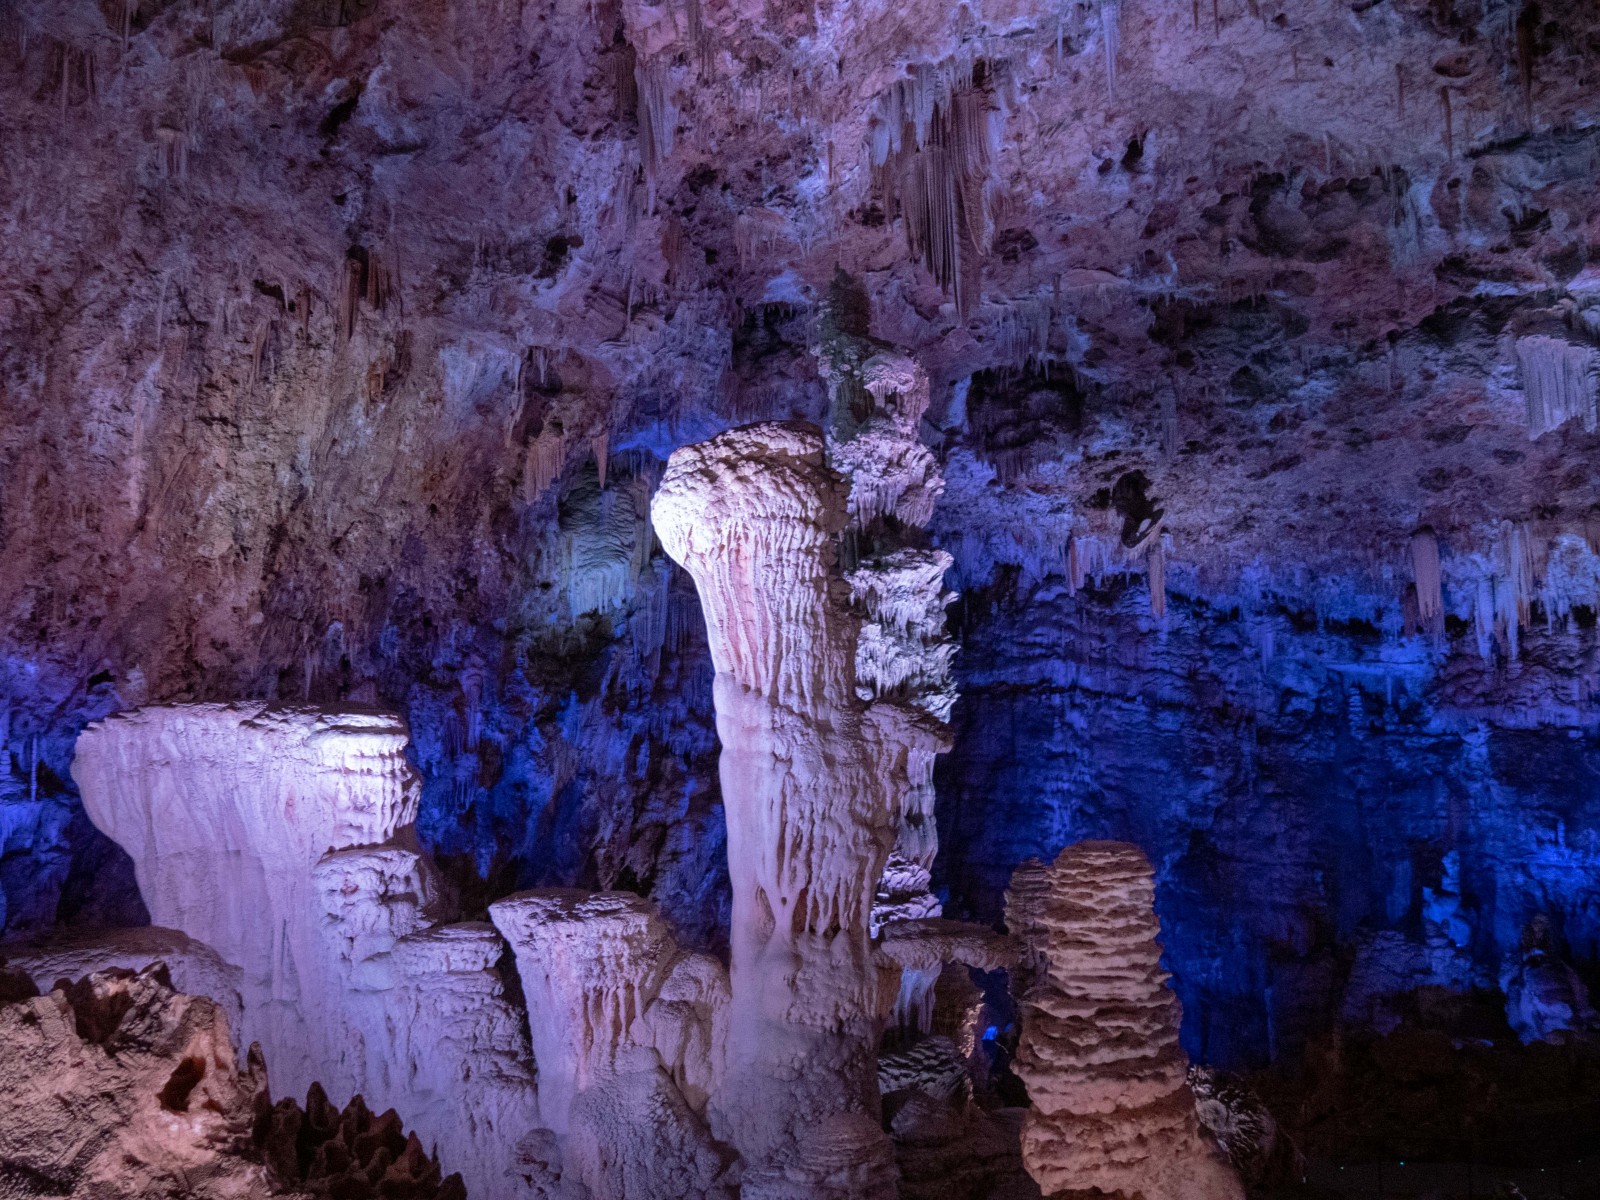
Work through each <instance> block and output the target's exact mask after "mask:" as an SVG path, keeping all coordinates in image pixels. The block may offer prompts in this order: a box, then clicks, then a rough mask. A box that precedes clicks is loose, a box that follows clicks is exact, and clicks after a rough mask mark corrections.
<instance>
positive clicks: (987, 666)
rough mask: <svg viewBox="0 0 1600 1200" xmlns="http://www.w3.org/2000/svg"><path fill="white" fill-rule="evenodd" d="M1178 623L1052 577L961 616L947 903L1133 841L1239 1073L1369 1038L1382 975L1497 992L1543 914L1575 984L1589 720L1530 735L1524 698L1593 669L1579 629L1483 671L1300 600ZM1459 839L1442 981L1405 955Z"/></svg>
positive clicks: (1412, 950)
mask: <svg viewBox="0 0 1600 1200" xmlns="http://www.w3.org/2000/svg"><path fill="white" fill-rule="evenodd" d="M978 599H979V598H978V597H969V598H968V604H969V605H975V604H976V603H977V601H978ZM1168 614H1169V616H1168V619H1167V621H1166V622H1165V623H1164V624H1162V623H1158V622H1157V621H1155V620H1154V619H1153V618H1152V617H1151V616H1150V613H1149V605H1148V593H1147V591H1146V589H1144V588H1142V587H1138V586H1134V585H1132V584H1131V583H1129V582H1128V581H1126V580H1118V581H1114V582H1113V583H1111V584H1109V585H1108V586H1105V587H1103V588H1100V589H1095V590H1093V591H1090V592H1080V593H1079V594H1078V595H1076V596H1073V595H1070V594H1068V591H1067V589H1066V587H1065V585H1064V584H1063V583H1062V581H1061V580H1059V579H1052V580H1046V581H1045V582H1043V583H1040V584H1038V585H1037V586H1035V587H1032V588H1028V589H1025V590H1023V591H1022V592H1021V593H1020V594H1017V593H1010V594H1006V595H1005V598H1004V599H1003V600H1001V601H999V602H997V603H994V604H992V606H991V607H988V608H987V609H986V610H984V612H983V613H982V615H981V616H978V617H976V619H975V620H974V623H973V624H969V625H968V626H967V627H966V631H965V633H964V643H965V645H964V653H963V656H962V659H961V664H962V665H961V670H960V674H961V677H962V678H961V682H962V693H963V702H962V705H961V706H960V708H959V709H958V713H959V716H958V718H957V720H958V725H959V727H960V728H959V732H958V735H957V738H956V749H955V751H954V753H953V754H952V756H951V758H950V759H949V760H948V761H947V762H946V763H944V764H942V765H941V772H940V779H939V782H940V789H941V790H940V807H939V821H940V825H941V828H942V829H944V830H945V831H947V837H948V839H949V840H948V841H947V843H946V845H947V849H946V852H945V858H944V860H943V863H942V868H943V876H942V881H943V883H944V885H945V886H946V887H948V888H949V890H950V893H951V898H952V907H954V908H956V909H957V910H958V911H960V912H962V913H964V914H971V915H972V916H974V917H977V918H980V919H986V920H988V919H995V918H996V917H998V916H999V903H1000V900H999V898H1000V896H1001V893H1002V890H1003V888H1004V886H1005V882H1006V880H1007V879H1009V877H1010V874H1011V871H1012V869H1013V868H1014V867H1015V866H1016V864H1017V863H1019V862H1021V861H1022V860H1023V859H1025V858H1028V857H1048V856H1049V855H1051V854H1052V853H1054V851H1055V849H1056V848H1058V847H1060V846H1063V845H1069V844H1071V843H1072V842H1074V841H1078V840H1081V839H1084V838H1119V839H1126V840H1129V841H1132V842H1135V843H1136V844H1138V845H1140V846H1142V847H1145V848H1146V849H1147V851H1148V852H1149V853H1150V855H1151V856H1152V858H1153V860H1154V861H1155V862H1156V864H1157V866H1158V879H1159V890H1158V904H1159V907H1160V911H1161V913H1162V925H1163V933H1164V940H1165V945H1166V956H1167V957H1166V961H1167V963H1168V966H1169V968H1170V969H1171V970H1172V972H1173V974H1174V977H1175V986H1176V987H1177V989H1178V991H1179V994H1180V995H1181V997H1182V999H1183V1001H1184V1041H1185V1046H1186V1048H1187V1049H1188V1050H1189V1052H1190V1054H1192V1055H1194V1056H1195V1057H1196V1058H1199V1059H1201V1060H1204V1061H1210V1062H1215V1063H1218V1064H1221V1065H1225V1066H1229V1067H1234V1068H1246V1067H1259V1066H1263V1065H1265V1064H1266V1063H1267V1062H1268V1061H1270V1060H1273V1059H1276V1058H1279V1057H1280V1056H1285V1057H1288V1058H1289V1059H1291V1060H1292V1059H1293V1058H1294V1057H1295V1056H1296V1055H1298V1054H1299V1052H1300V1051H1301V1050H1302V1049H1303V1048H1304V1046H1305V1043H1306V1041H1307V1039H1308V1038H1310V1037H1312V1036H1314V1035H1319V1034H1323V1033H1326V1032H1327V1031H1328V1030H1329V1029H1331V1028H1332V1026H1333V1024H1334V1023H1335V1021H1337V1020H1339V1019H1350V1020H1352V1021H1353V1023H1354V1024H1355V1025H1358V1026H1370V1025H1371V1024H1372V1023H1373V1022H1372V1021H1371V1020H1370V1018H1371V1016H1372V1008H1371V1002H1372V1000H1374V999H1375V997H1374V996H1373V995H1372V992H1373V991H1374V989H1376V990H1378V991H1382V990H1383V989H1385V988H1387V989H1389V990H1391V991H1393V992H1399V991H1402V990H1407V989H1410V988H1415V987H1417V986H1422V985H1426V984H1429V983H1433V984H1437V985H1440V986H1447V985H1454V986H1457V987H1460V988H1462V989H1464V990H1465V989H1469V988H1471V987H1473V986H1481V987H1485V988H1488V987H1493V986H1494V985H1495V982H1496V981H1497V980H1498V978H1499V973H1500V969H1501V967H1502V964H1503V963H1506V962H1514V961H1516V959H1517V957H1518V955H1519V954H1520V950H1521V937H1522V933H1523V929H1524V927H1525V926H1526V925H1527V923H1528V922H1529V921H1530V920H1531V919H1532V918H1533V917H1534V916H1535V915H1536V914H1541V913H1542V914H1544V915H1545V916H1547V917H1548V918H1550V920H1551V921H1552V924H1553V926H1554V929H1555V930H1556V932H1557V934H1558V937H1559V939H1560V943H1561V948H1562V949H1563V950H1565V951H1566V952H1567V953H1568V954H1570V955H1571V956H1572V957H1573V958H1574V959H1576V960H1577V961H1579V962H1580V963H1583V964H1586V966H1587V969H1588V971H1589V972H1590V973H1591V974H1592V973H1593V971H1594V969H1595V965H1596V959H1597V952H1600V897H1597V895H1596V890H1595V886H1594V878H1595V874H1594V872H1595V865H1596V860H1597V856H1600V842H1597V841H1596V833H1595V829H1596V823H1597V820H1600V810H1597V808H1596V804H1597V802H1600V800H1597V795H1600V794H1597V791H1596V786H1595V785H1596V777H1597V771H1600V759H1597V744H1596V727H1595V720H1594V718H1595V712H1594V709H1593V706H1592V703H1590V702H1588V700H1587V697H1586V698H1585V703H1583V704H1582V705H1580V706H1579V707H1578V709H1577V710H1576V712H1575V713H1574V719H1573V720H1572V721H1571V722H1570V723H1568V724H1564V725H1562V724H1548V725H1542V726H1539V727H1537V728H1526V727H1524V726H1523V723H1522V721H1520V720H1519V719H1518V718H1519V717H1520V716H1521V715H1522V712H1523V709H1522V706H1521V704H1520V703H1519V697H1518V696H1517V694H1516V685H1517V683H1518V682H1522V683H1524V684H1528V683H1532V682H1533V679H1532V678H1530V677H1542V679H1541V680H1540V685H1539V686H1540V687H1541V689H1542V687H1549V686H1552V677H1556V678H1566V677H1569V676H1570V675H1572V674H1584V673H1586V672H1587V671H1588V670H1590V669H1592V666H1591V665H1592V664H1593V663H1594V656H1595V647H1596V639H1595V633H1594V628H1593V623H1592V620H1591V621H1589V622H1587V627H1586V628H1578V627H1574V628H1573V629H1572V630H1570V631H1564V632H1555V633H1550V634H1543V635H1538V636H1535V637H1533V638H1531V639H1530V644H1529V645H1528V646H1527V647H1525V650H1524V655H1525V657H1524V659H1523V660H1522V661H1521V662H1519V663H1518V664H1515V665H1512V666H1509V667H1504V666H1502V667H1496V666H1494V665H1484V664H1482V663H1479V662H1476V661H1472V662H1470V663H1468V664H1463V663H1460V662H1453V661H1452V660H1451V659H1450V658H1448V657H1447V656H1448V655H1449V653H1450V651H1449V648H1448V647H1445V648H1441V649H1440V650H1438V651H1437V652H1434V651H1431V650H1430V649H1428V648H1426V647H1422V646H1418V645H1416V644H1414V643H1413V644H1412V645H1410V646H1405V645H1399V644H1395V643H1392V642H1387V641H1386V640H1385V639H1384V638H1382V637H1381V635H1379V634H1378V633H1377V631H1376V630H1374V629H1372V628H1371V627H1370V626H1369V627H1367V628H1364V629H1363V628H1360V627H1357V628H1354V629H1352V627H1351V625H1350V624H1349V623H1348V622H1346V623H1340V622H1337V621H1330V622H1325V623H1323V624H1321V625H1318V624H1317V623H1316V619H1315V615H1314V614H1311V613H1301V612H1284V611H1282V610H1275V609H1273V608H1271V607H1268V608H1267V609H1266V610H1264V611H1263V610H1257V611H1254V612H1250V611H1240V610H1239V609H1228V610H1219V609H1218V608H1216V607H1214V606H1213V605H1210V604H1207V603H1204V602H1200V601H1194V600H1189V599H1177V598H1175V599H1174V602H1173V604H1172V605H1171V607H1169V609H1168ZM1308 625H1309V626H1311V627H1310V628H1307V626H1308ZM1296 626H1299V628H1300V632H1296V631H1295V627H1296ZM1456 650H1457V653H1458V654H1459V652H1460V648H1459V647H1457V648H1456ZM1485 693H1487V695H1485ZM1496 700H1498V702H1499V703H1500V704H1501V705H1503V708H1501V709H1499V710H1498V711H1497V710H1496V709H1494V708H1493V707H1491V705H1492V703H1493V702H1494V701H1496ZM1450 854H1454V855H1455V856H1456V858H1457V861H1458V863H1459V884H1458V885H1457V889H1456V891H1455V893H1454V894H1455V895H1458V896H1459V897H1460V900H1461V913H1462V916H1463V917H1464V918H1465V920H1466V922H1467V924H1468V926H1469V927H1470V935H1469V936H1468V937H1467V938H1466V940H1465V945H1464V946H1462V947H1461V950H1462V954H1461V955H1460V962H1458V963H1452V964H1451V966H1452V970H1453V971H1454V974H1451V973H1450V972H1444V973H1440V972H1438V971H1430V970H1429V969H1425V968H1419V967H1418V965H1417V964H1418V963H1419V962H1420V961H1421V960H1422V959H1423V958H1424V954H1423V951H1422V950H1421V949H1420V946H1421V944H1422V943H1423V941H1424V939H1425V929H1424V909H1425V907H1426V906H1427V904H1428V899H1429V898H1428V895H1427V891H1426V890H1427V889H1431V890H1432V891H1433V892H1435V893H1438V892H1441V891H1443V890H1445V888H1446V885H1445V880H1444V871H1445V856H1446V855H1450ZM1382 932H1390V933H1393V934H1398V935H1400V937H1401V938H1402V939H1404V941H1399V940H1389V939H1381V938H1380V939H1377V940H1376V941H1375V940H1374V935H1377V934H1380V933H1382ZM1358 966H1359V969H1358Z"/></svg>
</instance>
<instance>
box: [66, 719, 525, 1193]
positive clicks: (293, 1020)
mask: <svg viewBox="0 0 1600 1200" xmlns="http://www.w3.org/2000/svg"><path fill="white" fill-rule="evenodd" d="M406 740H407V733H406V729H405V726H404V724H403V723H402V722H401V721H399V720H398V719H397V718H395V717H393V716H386V715H380V714H375V713H363V712H342V713H330V712H321V711H317V710H313V709H263V708H262V707H260V706H259V705H243V704H241V705H222V704H196V705H180V706H175V707H170V708H146V709H136V710H134V711H132V712H127V713H121V714H118V715H117V716H114V717H110V718H108V719H106V720H104V721H99V722H96V723H95V724H94V725H91V726H90V727H89V728H88V729H87V730H85V731H84V733H83V735H82V736H81V737H80V738H79V740H78V748H77V754H76V757H75V758H74V760H73V764H72V774H73V778H74V779H75V780H76V781H77V783H78V787H79V789H80V791H81V792H82V794H83V803H84V808H85V809H86V810H87V812H88V814H89V818H90V819H91V820H92V821H93V822H94V823H95V825H96V826H98V827H99V828H100V829H101V830H102V831H103V832H105V833H106V834H108V835H109V836H110V837H111V838H112V839H113V840H114V841H116V842H117V843H118V844H119V845H120V846H121V847H122V848H123V849H124V850H126V851H127V852H128V854H129V856H130V857H131V858H132V859H133V863H134V870H135V873H136V875H137V878H138V881H139V892H140V895H141V896H142V897H143V898H144V902H145V906H146V907H147V908H148V909H149V910H150V916H151V918H152V919H153V920H154V922H155V923H156V924H157V925H159V926H166V927H169V928H171V929H176V930H180V931H182V932H183V933H184V934H186V935H188V937H189V938H192V939H195V940H196V941H199V942H202V943H204V944H205V945H207V946H209V947H210V948H211V949H212V950H214V951H216V953H217V954H218V955H219V956H220V957H221V958H222V960H223V961H224V962H225V963H226V964H227V966H228V968H229V970H230V972H236V975H235V976H234V977H235V978H236V979H237V986H238V993H239V999H240V1001H241V1003H242V1026H243V1028H242V1030H241V1034H240V1040H241V1043H243V1044H248V1043H250V1042H260V1043H261V1046H262V1049H263V1050H264V1051H265V1053H266V1060H267V1069H268V1071H269V1079H270V1081H271V1084H272V1088H273V1091H274V1092H275V1093H276V1094H278V1095H280V1096H283V1095H290V1096H297V1097H298V1096H303V1095H304V1094H305V1092H306V1089H307V1088H309V1087H310V1085H311V1084H312V1083H313V1082H316V1083H320V1084H321V1085H322V1086H323V1087H324V1088H325V1090H326V1091H327V1092H328V1094H329V1095H330V1096H332V1097H333V1098H334V1100H335V1101H336V1102H337V1103H339V1104H343V1103H345V1102H347V1101H348V1100H350V1098H351V1097H352V1096H354V1095H356V1094H358V1093H359V1094H361V1095H362V1096H364V1097H365V1099H366V1100H367V1101H368V1102H369V1103H370V1104H371V1105H372V1106H373V1108H374V1109H376V1110H378V1111H382V1110H383V1109H385V1108H388V1107H394V1108H395V1109H396V1110H397V1111H398V1112H399V1113H400V1115H401V1117H402V1118H403V1119H404V1120H405V1122H406V1124H407V1125H410V1126H412V1127H413V1128H414V1129H415V1130H416V1131H417V1133H418V1134H419V1135H420V1136H421V1137H422V1139H423V1140H424V1142H425V1143H426V1144H427V1145H428V1146H429V1147H430V1148H432V1147H437V1149H438V1151H439V1154H440V1156H441V1158H442V1159H443V1160H444V1163H445V1169H446V1170H452V1171H459V1172H460V1173H461V1174H462V1176H463V1177H464V1178H465V1179H466V1181H467V1185H468V1188H469V1190H470V1191H471V1192H472V1193H473V1194H474V1195H506V1196H510V1195H513V1194H515V1191H514V1189H513V1188H512V1187H511V1185H509V1184H508V1183H507V1181H506V1180H507V1172H508V1171H509V1170H511V1169H512V1168H513V1166H514V1165H515V1161H516V1156H515V1148H516V1143H517V1141H518V1140H519V1139H520V1138H521V1137H522V1136H523V1135H524V1134H525V1133H526V1132H527V1130H528V1129H530V1128H531V1127H532V1126H533V1120H534V1102H533V1090H532V1079H531V1073H530V1072H529V1070H528V1064H527V1056H526V1048H525V1042H524V1039H523V1034H522V1032H521V1028H520V1024H521V1023H520V1021H519V1020H518V1018H517V1015H516V1013H515V1012H514V1010H513V1009H512V1008H511V1007H510V1005H509V1004H508V1003H507V1002H506V999H505V997H504V994H503V990H502V987H501V983H500V979H499V976H498V973H497V971H496V963H497V961H498V959H499V957H500V954H501V951H502V949H503V943H502V942H501V941H500V938H499V936H498V935H497V934H496V933H495V932H494V930H493V929H492V928H490V927H488V926H487V925H483V924H463V925H445V926H436V925H433V924H432V923H431V920H430V918H431V916H432V914H431V912H430V909H431V908H432V896H433V892H434V886H433V876H432V871H431V867H430V864H429V863H428V862H427V860H425V859H424V857H423V856H422V854H421V853H420V852H419V850H418V848H417V845H416V839H415V837H414V836H413V832H412V829H411V823H412V822H413V820H415V818H416V811H417V801H418V793H419V781H418V779H417V777H416V773H415V771H413V770H412V768H411V766H410V765H409V764H408V763H407V761H406V758H405V747H406Z"/></svg>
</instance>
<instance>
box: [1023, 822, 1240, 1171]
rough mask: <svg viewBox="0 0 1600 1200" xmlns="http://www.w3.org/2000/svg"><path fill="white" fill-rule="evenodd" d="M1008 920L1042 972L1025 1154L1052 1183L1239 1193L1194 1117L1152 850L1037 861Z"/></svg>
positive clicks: (1027, 1012)
mask: <svg viewBox="0 0 1600 1200" xmlns="http://www.w3.org/2000/svg"><path fill="white" fill-rule="evenodd" d="M1006 923H1007V925H1008V926H1009V927H1010V929H1011V931H1012V933H1013V934H1014V935H1015V936H1016V937H1017V938H1018V939H1019V940H1020V941H1021V943H1022V945H1023V955H1024V963H1025V972H1024V978H1025V979H1027V980H1028V981H1029V986H1028V989H1027V991H1026V993H1025V994H1024V995H1023V998H1022V1009H1023V1018H1022V1041H1021V1044H1020V1046H1019V1048H1018V1051H1017V1059H1016V1070H1017V1073H1018V1074H1019V1075H1020V1076H1021V1077H1022V1080H1023V1082H1024V1083H1026V1084H1027V1087H1028V1095H1029V1097H1030V1099H1031V1101H1032V1108H1031V1110H1030V1111H1029V1113H1028V1118H1027V1121H1026V1123H1025V1124H1024V1126H1023V1131H1022V1154H1023V1161H1024V1162H1025V1163H1026V1165H1027V1168H1028V1173H1029V1174H1031V1175H1032V1176H1033V1177H1034V1179H1035V1180H1037V1181H1038V1183H1039V1187H1040V1189H1041V1190H1042V1191H1043V1192H1044V1193H1045V1194H1046V1195H1051V1194H1054V1193H1056V1192H1063V1191H1066V1192H1080V1191H1088V1190H1090V1189H1099V1190H1100V1191H1102V1192H1106V1193H1110V1194H1112V1195H1120V1196H1124V1197H1142V1198H1143V1200H1239V1198H1241V1197H1242V1196H1243V1194H1244V1193H1243V1191H1242V1189H1241V1187H1240V1185H1239V1181H1238V1179H1237V1178H1236V1177H1235V1176H1234V1174H1233V1172H1232V1170H1231V1169H1230V1168H1229V1167H1228V1166H1227V1165H1226V1164H1225V1163H1224V1161H1223V1160H1222V1158H1221V1156H1220V1154H1219V1152H1218V1151H1217V1149H1216V1148H1215V1147H1214V1146H1212V1145H1210V1144H1209V1143H1208V1142H1207V1141H1206V1140H1205V1138H1204V1136H1203V1135H1202V1133H1201V1132H1200V1126H1199V1122H1198V1119H1197V1118H1196V1116H1195V1106H1194V1097H1193V1095H1192V1094H1191V1093H1190V1091H1189V1086H1188V1084H1187V1082H1186V1079H1185V1076H1186V1073H1187V1071H1188V1061H1187V1060H1186V1058H1185V1057H1184V1053H1183V1050H1182V1049H1181V1048H1180V1047H1179V1045H1178V1024H1179V1020H1180V1015H1181V1014H1180V1010H1179V1005H1178V1000H1177V997H1176V996H1174V995H1173V994H1172V992H1171V991H1170V990H1169V989H1168V987H1167V983H1166V981H1167V975H1166V973H1165V972H1163V971H1162V969H1161V947H1160V945H1159V944H1158V943H1157V942H1156V936H1157V935H1158V934H1159V933H1160V931H1161V927H1160V923H1159V922H1158V921H1157V920H1156V917H1155V877H1154V871H1153V870H1152V868H1151V866H1150V863H1149V861H1148V860H1147V859H1146V858H1145V856H1144V854H1143V853H1142V852H1141V851H1140V850H1139V849H1138V848H1137V847H1135V846H1130V845H1127V844H1125V843H1121V842H1081V843H1079V844H1078V845H1076V846H1069V847H1068V848H1067V849H1066V850H1063V851H1062V852H1061V854H1060V856H1059V857H1057V859H1056V860H1055V862H1054V863H1052V864H1051V865H1050V866H1048V867H1041V866H1040V865H1039V864H1038V863H1028V864H1024V865H1023V867H1021V868H1019V869H1018V872H1017V876H1016V877H1015V878H1014V879H1013V886H1012V891H1011V893H1010V894H1009V895H1008V898H1007V906H1006Z"/></svg>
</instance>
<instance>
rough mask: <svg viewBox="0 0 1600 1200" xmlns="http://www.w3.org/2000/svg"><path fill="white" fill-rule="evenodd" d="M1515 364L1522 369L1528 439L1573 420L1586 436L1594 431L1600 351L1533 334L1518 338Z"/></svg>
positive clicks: (1599, 394)
mask: <svg viewBox="0 0 1600 1200" xmlns="http://www.w3.org/2000/svg"><path fill="white" fill-rule="evenodd" d="M1517 361H1518V363H1519V364H1520V366H1521V368H1522V390H1523V395H1524V397H1525V398H1526V401H1527V411H1528V436H1529V437H1530V438H1536V437H1539V436H1540V435H1541V434H1545V433H1548V432H1549V431H1550V430H1552V429H1555V428H1557V427H1559V426H1561V425H1565V424H1566V423H1567V422H1568V421H1573V420H1576V421H1579V422H1580V423H1581V424H1582V426H1583V430H1584V432H1585V433H1593V432H1594V431H1595V426H1596V415H1597V414H1596V408H1597V403H1596V402H1597V396H1600V351H1596V350H1595V349H1594V348H1593V347H1592V346H1585V345H1581V344H1578V343H1574V342H1569V341H1566V340H1564V339H1562V338H1556V337H1545V336H1542V335H1535V336H1532V337H1523V338H1518V339H1517Z"/></svg>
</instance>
